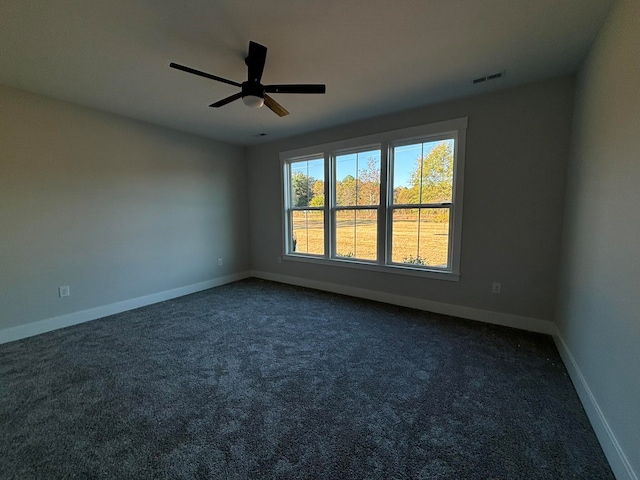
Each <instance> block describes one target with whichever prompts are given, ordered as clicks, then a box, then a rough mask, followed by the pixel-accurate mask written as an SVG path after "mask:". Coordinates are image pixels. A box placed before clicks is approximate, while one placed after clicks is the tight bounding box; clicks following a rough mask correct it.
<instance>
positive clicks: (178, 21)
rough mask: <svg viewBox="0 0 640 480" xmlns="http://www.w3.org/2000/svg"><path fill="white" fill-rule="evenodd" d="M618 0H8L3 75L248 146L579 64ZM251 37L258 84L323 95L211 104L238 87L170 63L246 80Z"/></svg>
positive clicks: (1, 25) (1, 17)
mask: <svg viewBox="0 0 640 480" xmlns="http://www.w3.org/2000/svg"><path fill="white" fill-rule="evenodd" d="M612 1H613V0H395V1H392V0H183V1H178V0H173V1H170V0H2V1H1V2H0V83H3V84H6V85H10V86H15V87H20V88H24V89H27V90H31V91H34V92H38V93H42V94H45V95H49V96H52V97H56V98H60V99H64V100H69V101H71V102H75V103H78V104H82V105H87V106H91V107H95V108H98V109H101V110H106V111H109V112H114V113H118V114H121V115H125V116H127V117H132V118H136V119H141V120H145V121H149V122H153V123H156V124H160V125H165V126H168V127H171V128H175V129H178V130H184V131H188V132H193V133H197V134H200V135H204V136H208V137H211V138H215V139H219V140H223V141H226V142H231V143H236V144H239V145H251V144H256V143H261V142H265V141H270V140H274V139H277V138H283V137H287V136H291V135H294V134H299V133H303V132H308V131H312V130H317V129H321V128H325V127H329V126H335V125H340V124H344V123H348V122H352V121H355V120H359V119H363V118H368V117H373V116H377V115H381V114H385V113H390V112H394V111H400V110H406V109H410V108H414V107H418V106H422V105H426V104H429V103H434V102H439V101H442V100H447V99H451V98H456V97H461V96H466V95H472V94H475V93H480V92H486V91H489V90H495V89H500V88H504V87H507V86H512V85H517V84H522V83H527V82H531V81H535V80H540V79H544V78H550V77H553V76H558V75H562V74H566V73H570V72H573V71H575V70H576V69H577V68H578V66H579V65H580V62H581V61H582V59H583V58H584V56H585V54H586V52H587V51H588V48H589V46H590V45H591V43H592V41H593V40H594V38H595V36H596V34H597V31H598V29H599V27H600V25H601V24H602V22H603V21H604V18H605V17H606V14H607V13H608V11H609V9H610V7H611V4H612ZM249 40H253V41H255V42H258V43H261V44H263V45H265V46H267V47H268V49H269V50H268V54H267V63H266V67H265V71H264V75H263V79H262V80H263V83H265V84H269V83H325V84H326V85H327V93H326V95H283V94H280V95H278V94H273V97H274V98H275V99H276V100H277V101H278V102H280V103H281V104H282V105H283V106H284V107H285V108H287V109H288V110H289V111H290V112H291V114H290V115H289V116H287V117H283V118H279V117H277V116H276V115H275V114H273V113H272V112H271V111H270V110H268V109H267V108H266V107H263V108H261V109H259V110H253V109H249V108H247V107H245V106H244V104H243V103H242V102H241V101H236V102H234V103H232V104H229V105H227V106H225V107H222V108H219V109H214V108H209V107H208V105H209V104H210V103H212V102H214V101H217V100H220V99H222V98H224V97H226V96H228V95H231V94H233V93H235V92H236V91H237V90H238V89H237V88H236V87H233V86H230V85H226V84H222V83H218V82H215V81H212V80H208V79H204V78H201V77H198V76H195V75H190V74H187V73H184V72H180V71H178V70H174V69H171V68H169V62H172V61H173V62H176V63H181V64H183V65H187V66H190V67H192V68H196V69H199V70H203V71H206V72H209V73H212V74H214V75H218V76H221V77H225V78H229V79H231V80H234V81H237V82H242V81H244V80H245V79H246V66H245V64H244V57H245V56H246V50H247V47H248V43H249ZM501 70H505V71H506V76H505V77H504V78H503V79H498V80H494V81H491V82H488V83H484V84H479V85H473V84H472V83H471V80H472V79H473V78H476V77H478V76H482V75H486V74H490V73H493V72H497V71H501ZM259 133H267V134H268V135H267V136H266V137H257V136H256V135H257V134H259Z"/></svg>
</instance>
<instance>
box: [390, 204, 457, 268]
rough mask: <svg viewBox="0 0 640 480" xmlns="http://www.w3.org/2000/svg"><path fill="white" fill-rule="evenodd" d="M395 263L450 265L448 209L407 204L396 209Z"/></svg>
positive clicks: (394, 225)
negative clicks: (417, 206) (403, 207)
mask: <svg viewBox="0 0 640 480" xmlns="http://www.w3.org/2000/svg"><path fill="white" fill-rule="evenodd" d="M392 241H393V251H392V254H391V260H392V262H394V263H407V264H413V265H424V266H429V267H439V268H447V259H448V258H449V209H448V208H406V209H397V210H394V211H393V225H392Z"/></svg>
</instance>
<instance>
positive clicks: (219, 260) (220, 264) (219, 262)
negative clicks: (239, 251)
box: [218, 258, 222, 267]
mask: <svg viewBox="0 0 640 480" xmlns="http://www.w3.org/2000/svg"><path fill="white" fill-rule="evenodd" d="M218 266H219V267H221V266H222V259H221V258H219V259H218Z"/></svg>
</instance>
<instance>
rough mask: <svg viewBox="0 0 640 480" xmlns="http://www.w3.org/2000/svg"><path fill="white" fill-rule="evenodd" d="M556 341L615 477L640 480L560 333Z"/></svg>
mask: <svg viewBox="0 0 640 480" xmlns="http://www.w3.org/2000/svg"><path fill="white" fill-rule="evenodd" d="M554 340H555V342H556V347H557V348H558V352H560V356H561V357H562V361H563V362H564V364H565V366H566V367H567V370H568V372H569V376H570V377H571V380H572V381H573V385H574V387H575V388H576V391H577V392H578V396H579V397H580V401H581V402H582V405H583V406H584V409H585V411H586V412H587V417H589V420H590V422H591V426H592V427H593V430H594V431H595V432H596V437H598V440H599V442H600V445H601V446H602V450H603V451H604V454H605V456H606V457H607V460H609V465H611V469H612V470H613V473H614V475H615V476H616V478H617V479H618V480H623V479H624V480H638V475H637V474H636V472H634V470H633V467H632V466H631V463H630V462H629V459H628V458H627V455H626V454H625V453H624V450H623V449H622V447H621V446H620V443H619V442H618V439H617V438H616V435H615V433H614V432H613V430H612V429H611V426H610V425H609V422H608V421H607V418H606V417H605V416H604V413H603V411H602V409H601V408H600V405H599V404H598V401H597V400H596V397H595V396H594V395H593V392H592V391H591V388H589V384H588V383H587V381H586V379H585V378H584V376H583V375H582V372H581V371H580V367H579V366H578V363H577V362H576V359H575V358H574V356H573V354H572V353H571V350H569V347H568V345H567V344H566V342H565V341H564V338H562V335H561V334H560V332H557V333H556V335H555V336H554Z"/></svg>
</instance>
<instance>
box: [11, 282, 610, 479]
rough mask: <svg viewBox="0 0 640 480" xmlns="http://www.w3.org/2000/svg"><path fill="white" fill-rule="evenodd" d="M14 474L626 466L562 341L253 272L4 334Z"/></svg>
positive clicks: (409, 472)
mask: <svg viewBox="0 0 640 480" xmlns="http://www.w3.org/2000/svg"><path fill="white" fill-rule="evenodd" d="M0 387H1V388H0V455H1V460H0V477H1V478H3V479H20V480H25V479H35V478H37V479H58V478H82V479H85V478H96V479H124V478H126V479H145V478H161V479H162V478H167V479H208V478H215V479H262V478H265V479H308V478H321V479H384V480H389V479H437V478H447V479H448V478H451V479H476V478H477V479H487V478H493V479H568V478H580V479H607V478H613V475H612V473H611V471H610V469H609V466H608V464H607V462H606V460H605V458H604V456H603V453H602V450H601V448H600V446H599V444H598V442H597V440H596V438H595V436H594V433H593V430H592V429H591V427H590V425H589V422H588V420H587V418H586V416H585V413H584V411H583V409H582V406H581V404H580V402H579V400H578V398H577V395H576V393H575V390H574V389H573V386H572V384H571V381H570V380H569V378H568V376H567V373H566V370H565V368H564V366H563V365H562V363H561V360H560V357H559V356H558V353H557V351H556V349H555V346H554V345H553V342H552V340H551V338H549V337H547V336H544V335H536V334H530V333H526V332H522V331H519V330H512V329H508V328H502V327H496V326H491V325H484V324H480V323H476V322H469V321H463V320H458V319H454V318H451V317H446V316H442V315H435V314H428V313H424V312H418V311H413V310H410V309H404V308H400V307H393V306H389V305H384V304H379V303H375V302H368V301H364V300H357V299H351V298H348V297H343V296H339V295H332V294H327V293H323V292H318V291H314V290H308V289H302V288H296V287H290V286H285V285H280V284H276V283H271V282H264V281H260V280H247V281H242V282H238V283H234V284H231V285H226V286H223V287H220V288H216V289H212V290H208V291H205V292H201V293H198V294H194V295H189V296H186V297H182V298H179V299H176V300H171V301H167V302H163V303H160V304H156V305H152V306H149V307H145V308H141V309H138V310H134V311H131V312H127V313H123V314H119V315H114V316H111V317H107V318H104V319H101V320H96V321H94V322H89V323H85V324H82V325H77V326H74V327H70V328H66V329H63V330H58V331H55V332H51V333H47V334H44V335H40V336H38V337H33V338H29V339H25V340H21V341H17V342H13V343H10V344H5V345H0Z"/></svg>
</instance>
